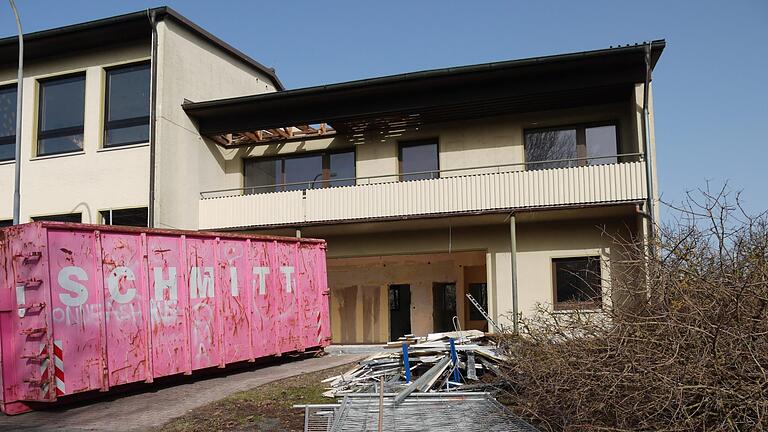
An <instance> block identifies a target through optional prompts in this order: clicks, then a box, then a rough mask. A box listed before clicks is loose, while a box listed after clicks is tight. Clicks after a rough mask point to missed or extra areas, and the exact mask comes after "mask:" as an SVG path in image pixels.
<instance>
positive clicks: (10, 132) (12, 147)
mask: <svg viewBox="0 0 768 432" xmlns="http://www.w3.org/2000/svg"><path fill="white" fill-rule="evenodd" d="M15 157H16V86H15V85H14V86H8V87H1V88H0V161H6V160H11V159H13V158H15Z"/></svg>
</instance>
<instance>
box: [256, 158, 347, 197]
mask: <svg viewBox="0 0 768 432" xmlns="http://www.w3.org/2000/svg"><path fill="white" fill-rule="evenodd" d="M243 170H244V173H243V174H244V176H245V187H246V192H248V193H262V192H275V191H285V190H302V189H315V188H323V187H330V186H350V185H354V184H355V151H354V150H346V151H340V152H323V153H307V154H301V155H290V156H281V157H272V158H252V159H244V160H243Z"/></svg>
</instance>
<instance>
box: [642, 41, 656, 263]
mask: <svg viewBox="0 0 768 432" xmlns="http://www.w3.org/2000/svg"><path fill="white" fill-rule="evenodd" d="M651 70H652V69H651V42H648V43H647V44H646V45H645V83H644V84H643V153H644V154H645V177H646V182H645V185H646V192H645V193H646V195H648V200H647V207H648V208H647V209H646V211H647V213H648V225H649V229H648V236H649V237H650V240H653V238H654V234H655V232H654V230H655V229H656V227H655V222H656V220H655V217H656V215H655V209H654V207H655V204H656V203H655V197H654V194H653V165H652V164H653V160H652V158H651V112H650V107H649V104H648V102H649V101H648V99H649V96H650V85H651ZM650 243H651V253H653V251H654V250H653V242H650Z"/></svg>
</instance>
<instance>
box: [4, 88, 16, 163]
mask: <svg viewBox="0 0 768 432" xmlns="http://www.w3.org/2000/svg"><path fill="white" fill-rule="evenodd" d="M8 90H11V91H13V92H14V93H16V101H17V102H18V97H19V88H18V86H17V85H16V84H15V83H14V84H8V85H4V86H0V92H4V91H8ZM15 110H16V108H15V107H14V113H15V114H14V116H15V115H18V113H16V112H15ZM16 132H17V131H16V118H15V117H14V122H13V135H3V136H0V145H8V144H13V147H14V156H13V157H10V158H8V159H2V158H0V162H6V161H12V160H15V159H16V158H15V151H16V149H15V147H16Z"/></svg>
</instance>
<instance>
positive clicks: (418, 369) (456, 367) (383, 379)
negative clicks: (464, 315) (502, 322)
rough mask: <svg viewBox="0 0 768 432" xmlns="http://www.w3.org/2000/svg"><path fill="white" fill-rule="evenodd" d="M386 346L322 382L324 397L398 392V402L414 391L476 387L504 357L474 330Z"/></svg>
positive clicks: (409, 337) (485, 383)
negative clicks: (345, 370)
mask: <svg viewBox="0 0 768 432" xmlns="http://www.w3.org/2000/svg"><path fill="white" fill-rule="evenodd" d="M387 348H388V349H387V350H386V351H383V352H381V353H378V354H375V355H372V356H370V357H368V358H366V359H365V360H362V361H360V362H359V363H358V365H357V367H355V368H354V369H353V370H350V371H349V372H347V373H344V374H341V375H339V376H336V377H331V378H328V379H327V380H325V381H324V382H325V383H328V384H329V389H328V391H327V392H325V393H324V396H326V397H329V398H338V397H343V396H344V395H347V394H351V393H379V392H380V391H381V387H380V386H381V385H382V384H383V386H384V389H383V390H384V392H385V393H397V397H396V399H395V400H396V401H401V400H402V399H404V398H405V397H407V396H408V395H409V394H411V393H414V392H422V393H423V392H442V391H462V392H465V391H480V390H484V389H488V387H489V386H490V385H492V383H493V382H494V381H496V380H495V378H496V376H498V374H500V371H499V368H498V366H497V364H498V363H499V362H501V361H503V360H504V359H505V358H504V356H503V355H502V354H500V353H499V352H498V350H497V346H496V344H495V343H494V342H493V341H492V340H490V339H489V338H488V337H486V335H485V334H484V333H483V332H481V331H477V330H466V331H455V332H447V333H432V334H429V335H428V336H426V337H414V336H413V335H406V336H405V337H404V338H400V340H398V341H397V342H390V343H388V344H387Z"/></svg>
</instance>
